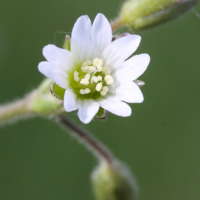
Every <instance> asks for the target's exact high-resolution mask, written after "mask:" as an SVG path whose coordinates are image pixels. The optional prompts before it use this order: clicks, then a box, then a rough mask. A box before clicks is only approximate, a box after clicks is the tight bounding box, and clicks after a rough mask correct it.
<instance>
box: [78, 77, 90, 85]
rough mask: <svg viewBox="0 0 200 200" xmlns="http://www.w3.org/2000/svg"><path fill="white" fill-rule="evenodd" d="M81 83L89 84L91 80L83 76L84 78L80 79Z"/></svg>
mask: <svg viewBox="0 0 200 200" xmlns="http://www.w3.org/2000/svg"><path fill="white" fill-rule="evenodd" d="M80 83H81V84H83V85H88V84H89V81H88V79H86V78H83V79H82V80H81V81H80Z"/></svg>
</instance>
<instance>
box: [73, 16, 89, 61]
mask: <svg viewBox="0 0 200 200" xmlns="http://www.w3.org/2000/svg"><path fill="white" fill-rule="evenodd" d="M90 35H91V21H90V18H89V17H88V16H87V15H85V16H81V17H79V18H78V19H77V21H76V23H75V24H74V27H73V30H72V38H71V52H72V54H73V56H74V57H75V58H76V60H77V62H83V61H84V60H86V59H87V58H88V55H87V54H88V50H87V49H88V48H89V45H90V43H89V42H90Z"/></svg>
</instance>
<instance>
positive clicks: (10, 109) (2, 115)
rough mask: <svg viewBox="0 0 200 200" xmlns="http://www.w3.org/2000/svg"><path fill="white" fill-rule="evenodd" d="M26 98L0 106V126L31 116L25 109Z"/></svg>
mask: <svg viewBox="0 0 200 200" xmlns="http://www.w3.org/2000/svg"><path fill="white" fill-rule="evenodd" d="M28 100H29V98H28V96H27V97H25V98H23V99H20V100H17V101H15V102H12V103H8V104H4V105H1V106H0V124H3V123H5V122H11V121H13V120H17V119H21V118H25V117H28V116H31V115H32V114H31V113H30V112H29V111H28V109H27V103H28Z"/></svg>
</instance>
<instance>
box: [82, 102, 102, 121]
mask: <svg viewBox="0 0 200 200" xmlns="http://www.w3.org/2000/svg"><path fill="white" fill-rule="evenodd" d="M98 110H99V104H98V103H97V102H95V101H92V100H88V101H84V102H82V105H81V106H79V110H78V116H79V118H80V120H81V121H82V122H83V123H85V124H87V123H89V122H90V121H91V120H92V119H93V117H94V116H95V115H96V113H97V112H98Z"/></svg>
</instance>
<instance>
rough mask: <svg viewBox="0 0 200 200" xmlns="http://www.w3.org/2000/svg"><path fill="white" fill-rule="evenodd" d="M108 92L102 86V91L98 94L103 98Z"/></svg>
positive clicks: (106, 88) (105, 87)
mask: <svg viewBox="0 0 200 200" xmlns="http://www.w3.org/2000/svg"><path fill="white" fill-rule="evenodd" d="M107 92H108V87H107V86H104V87H103V89H102V91H101V92H100V94H101V96H105V95H106V94H107Z"/></svg>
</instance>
